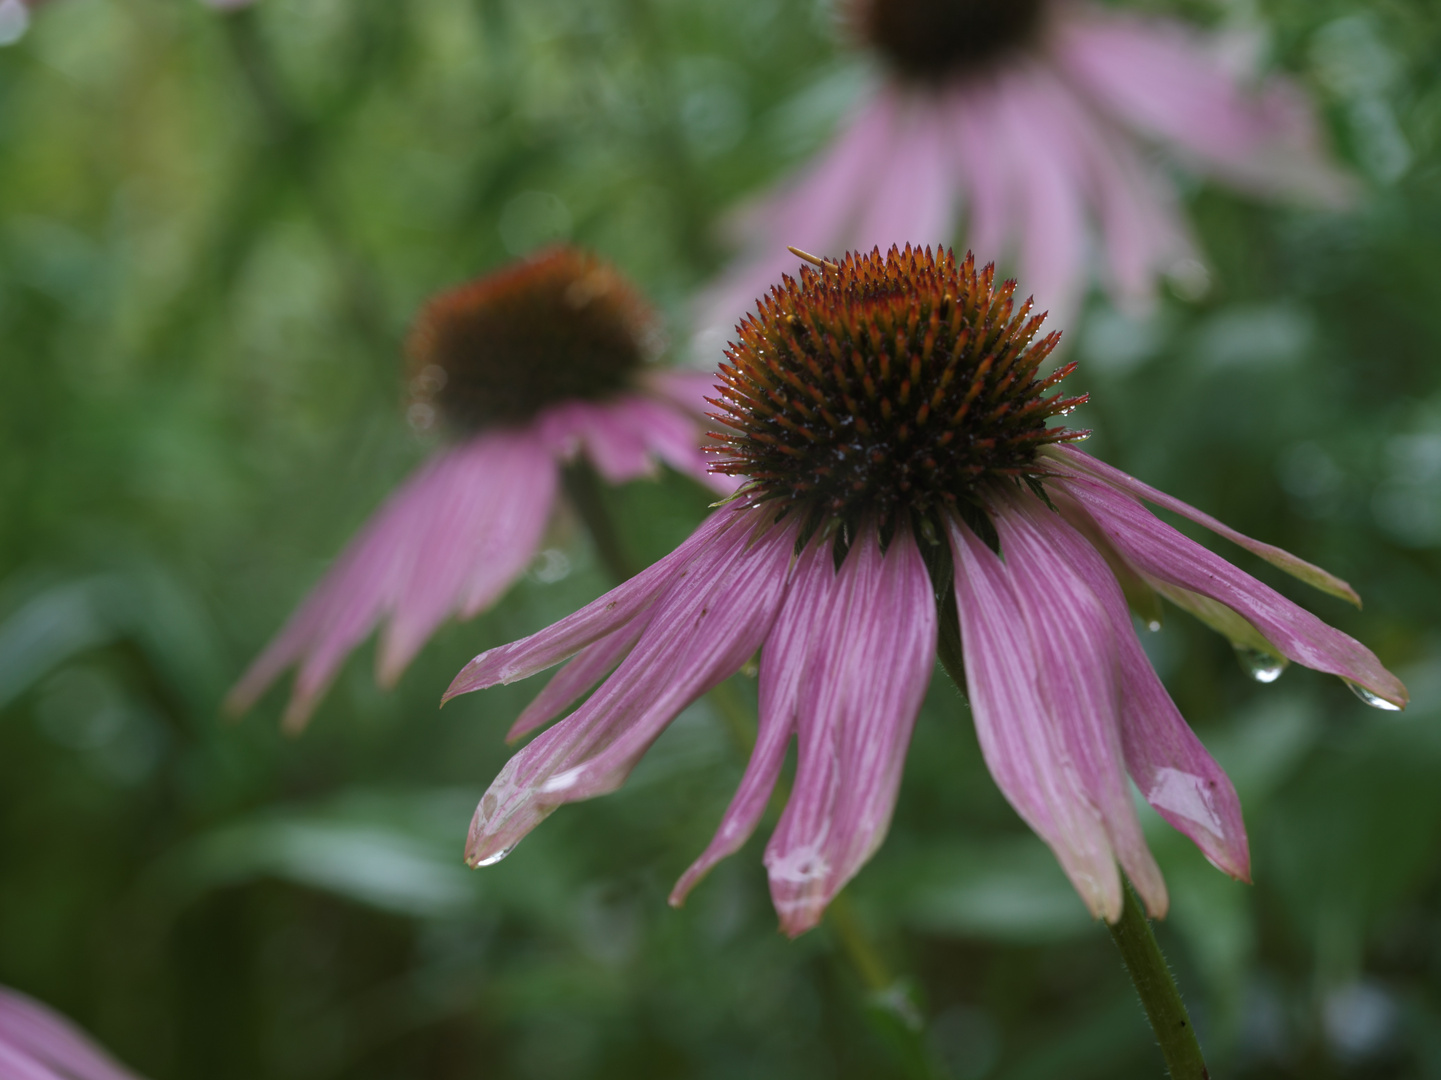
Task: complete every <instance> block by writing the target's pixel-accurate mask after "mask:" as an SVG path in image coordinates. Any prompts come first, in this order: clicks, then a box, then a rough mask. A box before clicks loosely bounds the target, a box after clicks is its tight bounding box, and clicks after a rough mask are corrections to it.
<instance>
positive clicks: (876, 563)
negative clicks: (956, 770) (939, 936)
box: [765, 526, 937, 937]
mask: <svg viewBox="0 0 1441 1080" xmlns="http://www.w3.org/2000/svg"><path fill="white" fill-rule="evenodd" d="M816 618H817V620H818V621H820V620H823V621H821V622H820V625H819V626H818V627H817V629H816V631H815V633H816V641H815V644H814V652H813V655H812V660H811V664H810V667H809V670H808V671H806V672H805V675H804V682H802V683H801V686H800V689H799V692H798V695H797V705H796V708H797V714H796V729H797V733H798V735H799V747H798V755H797V763H796V783H795V789H794V790H793V791H792V792H791V797H790V799H789V800H788V801H787V803H786V808H785V812H784V813H783V814H782V815H781V819H780V822H779V823H778V824H777V826H776V831H775V834H774V835H773V836H772V837H771V840H770V843H769V844H768V845H767V846H766V855H765V864H766V869H767V871H768V872H769V875H770V883H771V900H772V902H773V903H774V904H775V907H776V911H777V913H778V914H779V915H780V920H781V929H782V930H784V931H785V932H786V933H787V934H789V935H791V936H792V937H794V936H795V935H797V934H801V933H804V932H805V931H806V930H809V929H810V928H811V927H813V926H815V925H816V923H817V922H819V921H820V918H821V916H822V914H824V912H825V907H826V905H827V904H828V903H829V902H830V901H831V899H832V898H833V897H834V896H835V894H836V893H837V892H839V891H840V890H841V888H842V887H843V886H844V885H845V883H846V882H847V881H849V880H850V879H851V878H852V877H854V876H855V874H856V872H857V871H858V870H859V869H860V868H861V866H862V865H863V864H864V863H865V861H866V860H867V859H869V858H870V856H871V854H872V853H873V852H874V851H875V850H876V848H877V847H879V846H880V843H881V841H882V840H883V839H884V838H885V834H886V830H887V828H888V827H889V825H890V820H891V813H892V811H893V810H894V809H895V803H896V795H897V792H898V790H899V788H900V782H901V770H902V767H903V765H904V763H905V754H906V748H907V747H908V746H909V745H910V739H911V730H912V728H913V727H914V726H915V721H916V714H917V713H918V712H919V711H920V707H921V701H922V699H923V698H924V697H925V694H926V687H927V685H928V684H929V683H930V677H931V672H932V670H933V669H934V667H935V656H936V623H937V620H936V608H935V597H934V594H933V593H932V591H931V585H930V577H929V575H928V574H927V572H926V566H925V562H924V561H923V560H922V558H921V554H920V551H919V550H918V549H917V547H916V543H915V540H914V539H913V538H912V537H911V534H910V531H909V530H908V529H905V528H901V529H897V531H896V535H895V536H894V538H893V539H892V540H891V543H890V547H889V548H888V549H887V550H886V552H885V554H884V555H882V553H881V550H880V542H879V539H878V537H877V534H876V531H875V528H874V526H871V527H869V528H863V529H862V530H861V533H860V535H859V536H858V537H857V539H856V542H855V543H854V544H853V545H852V547H851V550H850V552H849V553H848V554H847V556H846V560H845V562H844V563H843V564H842V566H841V569H840V573H839V574H838V575H837V578H836V582H835V585H834V588H833V589H832V590H831V595H830V603H829V604H828V605H825V610H824V611H823V612H822V611H817V612H816Z"/></svg>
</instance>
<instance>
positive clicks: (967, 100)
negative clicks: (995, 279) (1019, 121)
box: [947, 81, 1018, 263]
mask: <svg viewBox="0 0 1441 1080" xmlns="http://www.w3.org/2000/svg"><path fill="white" fill-rule="evenodd" d="M1007 85H1008V84H1007V83H1005V82H1000V83H997V84H995V85H993V84H992V82H990V81H985V82H978V83H976V82H968V83H965V84H963V85H962V86H960V87H958V88H956V89H954V90H952V91H950V92H949V100H948V101H947V108H948V111H949V113H950V116H951V124H952V130H953V134H954V141H953V143H952V152H953V157H954V168H955V171H956V178H957V181H958V182H959V183H961V185H962V188H963V191H964V192H965V195H966V198H967V202H968V206H967V209H966V246H967V247H968V248H970V249H971V250H972V251H973V252H974V253H975V256H976V260H977V261H978V262H980V263H987V262H995V263H999V262H1000V261H1001V260H1002V259H1003V258H1004V256H1005V254H1006V250H1005V245H1006V243H1007V240H1008V238H1009V237H1010V235H1011V233H1012V231H1013V227H1014V226H1015V224H1016V220H1015V206H1014V200H1013V199H1012V197H1011V196H1012V191H1013V187H1012V183H1011V180H1012V176H1013V175H1014V169H1015V166H1016V165H1017V164H1018V163H1017V162H1014V161H1012V160H1011V159H1010V157H1009V156H1008V155H1007V153H1006V150H1007V141H1006V139H1005V136H1004V134H1003V133H1002V131H1001V127H1000V123H1001V122H1000V116H1001V113H1002V110H1001V107H1000V104H999V101H1000V95H1001V94H1002V93H1003V92H1004V90H1005V88H1006V86H1007Z"/></svg>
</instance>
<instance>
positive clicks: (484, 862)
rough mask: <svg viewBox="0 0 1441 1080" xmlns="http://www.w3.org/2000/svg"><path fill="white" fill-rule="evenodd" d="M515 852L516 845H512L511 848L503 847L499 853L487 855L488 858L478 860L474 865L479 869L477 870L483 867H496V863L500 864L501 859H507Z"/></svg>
mask: <svg viewBox="0 0 1441 1080" xmlns="http://www.w3.org/2000/svg"><path fill="white" fill-rule="evenodd" d="M514 850H515V845H514V844H511V845H510V847H503V848H501V849H500V850H499V851H497V852H496V853H495V854H494V855H487V856H486V857H485V858H483V859H477V860H476V861H475V862H474V863H473V864H472V865H473V866H475V867H477V868H479V867H482V866H494V865H495V864H496V863H498V862H500V860H501V859H503V858H505V857H506V856H507V855H509V854H510V853H511V852H512V851H514Z"/></svg>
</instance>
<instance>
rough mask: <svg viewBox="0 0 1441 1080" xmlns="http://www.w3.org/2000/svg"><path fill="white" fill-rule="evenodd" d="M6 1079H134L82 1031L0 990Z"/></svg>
mask: <svg viewBox="0 0 1441 1080" xmlns="http://www.w3.org/2000/svg"><path fill="white" fill-rule="evenodd" d="M0 1076H3V1077H5V1080H136V1078H135V1074H134V1073H132V1072H130V1070H128V1069H126V1068H125V1067H124V1066H123V1065H121V1064H120V1063H119V1062H117V1061H115V1060H114V1059H113V1058H112V1057H110V1055H109V1054H107V1053H106V1052H105V1051H104V1050H103V1049H101V1048H100V1047H99V1046H97V1045H96V1044H95V1042H94V1040H92V1039H91V1038H90V1036H88V1035H86V1034H85V1032H83V1031H81V1030H80V1029H79V1028H78V1027H76V1026H75V1025H74V1024H73V1023H71V1022H70V1021H69V1020H67V1019H66V1018H64V1017H63V1016H60V1015H59V1014H58V1013H56V1012H54V1011H53V1010H51V1009H49V1008H46V1007H45V1006H44V1005H42V1004H40V1002H38V1001H36V1000H35V999H34V998H31V997H28V996H26V995H24V994H21V993H18V992H17V991H14V990H10V989H7V988H5V987H0Z"/></svg>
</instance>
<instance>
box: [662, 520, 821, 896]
mask: <svg viewBox="0 0 1441 1080" xmlns="http://www.w3.org/2000/svg"><path fill="white" fill-rule="evenodd" d="M835 580H836V571H835V563H834V560H833V558H832V556H831V545H830V543H829V542H813V543H811V544H810V545H809V546H808V547H807V548H806V550H805V551H804V552H803V553H802V554H801V557H800V559H799V561H798V562H797V563H796V566H795V569H794V570H793V571H792V573H791V586H790V590H789V592H787V594H786V598H785V603H784V605H783V606H782V607H781V611H780V614H779V615H778V616H777V617H776V621H775V625H774V626H773V627H772V628H771V632H770V634H769V636H768V637H767V638H766V642H765V646H764V647H763V649H762V651H761V667H760V724H759V728H758V731H757V733H756V745H755V748H754V749H753V750H752V751H751V757H750V761H749V762H748V763H747V765H746V771H745V775H744V776H743V777H741V782H740V787H739V788H737V789H736V793H735V797H734V798H733V799H732V800H731V804H730V806H729V807H728V808H727V809H726V812H725V816H724V817H723V818H722V819H721V824H720V828H719V829H717V830H716V834H715V838H714V839H713V840H711V842H710V846H709V847H707V848H706V849H705V852H704V853H703V854H702V855H701V857H700V858H699V859H697V860H696V861H695V862H694V863H693V864H691V867H690V869H689V870H687V871H686V872H685V874H684V875H683V876H682V877H681V879H680V881H678V882H677V883H676V886H675V888H674V889H672V890H671V894H670V902H671V903H672V904H673V905H675V906H677V907H679V906H680V904H681V903H682V902H683V901H684V900H685V898H686V894H687V893H689V892H690V891H691V889H693V888H694V887H695V885H696V883H697V882H699V881H700V879H701V878H703V877H704V876H705V875H706V874H707V873H709V872H710V869H711V867H713V866H715V864H716V863H718V862H720V861H721V860H722V859H724V858H725V857H726V856H727V855H733V854H734V853H735V852H737V851H739V850H740V848H741V847H742V845H744V844H745V842H746V841H747V840H748V839H749V838H750V835H751V833H753V832H754V831H755V828H756V825H757V824H759V823H760V819H761V816H762V815H763V814H764V813H765V809H766V805H767V804H768V803H769V802H770V797H771V792H772V791H774V790H775V785H776V780H777V778H778V777H779V776H780V772H781V766H782V764H784V762H785V756H786V748H787V747H789V746H790V741H791V735H792V734H794V733H795V729H796V708H797V703H798V701H799V695H800V686H801V680H802V678H803V676H804V673H805V672H806V671H807V670H808V669H809V667H810V664H811V658H812V655H813V653H814V650H815V643H816V639H817V631H818V630H819V629H820V627H821V624H822V622H823V619H824V614H825V612H826V611H827V607H828V604H829V602H830V595H831V592H832V591H833V590H834V588H835Z"/></svg>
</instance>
